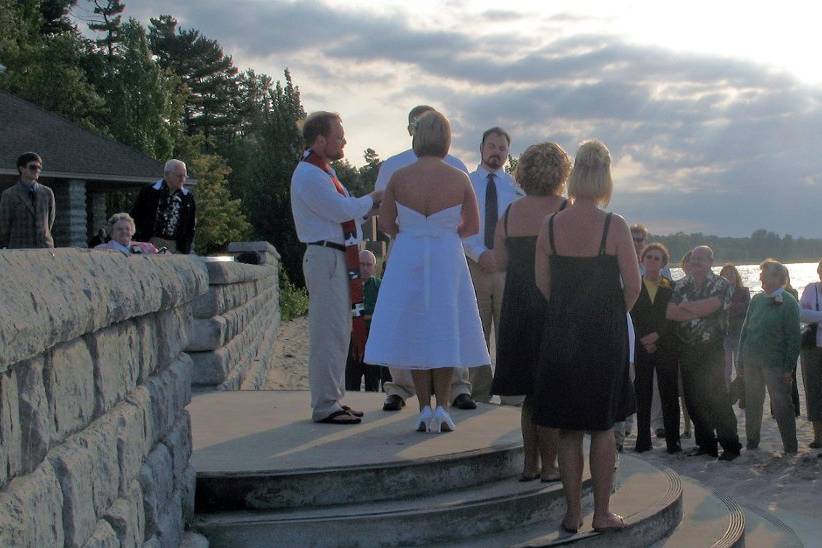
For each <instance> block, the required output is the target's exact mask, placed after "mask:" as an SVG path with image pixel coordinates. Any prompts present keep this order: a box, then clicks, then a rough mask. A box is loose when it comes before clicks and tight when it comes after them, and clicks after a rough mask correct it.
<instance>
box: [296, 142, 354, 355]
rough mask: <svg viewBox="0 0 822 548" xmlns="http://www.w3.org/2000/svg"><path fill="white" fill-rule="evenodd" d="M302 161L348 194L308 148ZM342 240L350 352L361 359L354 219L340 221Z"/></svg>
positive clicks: (326, 164)
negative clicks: (319, 170) (347, 290)
mask: <svg viewBox="0 0 822 548" xmlns="http://www.w3.org/2000/svg"><path fill="white" fill-rule="evenodd" d="M303 162H308V163H309V164H312V165H314V166H317V167H318V168H320V169H321V170H323V171H324V172H325V173H326V174H327V175H328V176H329V177H331V182H332V183H333V184H334V188H335V189H336V190H337V192H338V193H340V194H341V195H342V196H348V193H347V192H346V191H345V188H344V187H343V186H342V183H340V180H339V179H337V175H336V174H335V173H334V171H333V170H332V169H331V166H329V165H328V163H326V162H325V161H324V160H322V159H320V157H319V156H317V155H316V154H314V152H313V151H311V150H308V151H307V152H306V153H305V155H304V156H303ZM341 225H342V232H343V241H344V242H345V267H346V271H347V272H348V289H349V295H350V298H351V316H352V318H351V354H352V355H353V357H354V358H355V359H356V360H359V361H361V360H362V356H363V354H364V353H365V340H366V338H367V337H368V330H367V328H366V325H365V319H364V318H363V310H364V309H363V279H362V277H360V246H359V243H358V241H357V223H356V221H355V220H354V219H351V220H348V221H345V222H344V223H341Z"/></svg>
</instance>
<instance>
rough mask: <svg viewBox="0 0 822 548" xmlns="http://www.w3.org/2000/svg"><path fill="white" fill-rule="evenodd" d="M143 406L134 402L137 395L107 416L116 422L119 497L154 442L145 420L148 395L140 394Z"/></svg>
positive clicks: (148, 404)
mask: <svg viewBox="0 0 822 548" xmlns="http://www.w3.org/2000/svg"><path fill="white" fill-rule="evenodd" d="M140 394H142V395H143V396H145V398H144V400H143V401H144V403H143V404H142V405H141V404H140V403H135V399H136V400H137V401H141V400H140V396H137V397H136V398H135V399H132V400H130V401H129V402H124V403H121V404H119V405H117V406H116V407H115V408H114V409H113V410H112V411H111V413H110V415H111V416H112V418H113V419H114V420H116V421H117V459H118V463H119V466H120V488H119V491H120V495H121V496H124V495H125V494H126V491H127V490H128V489H129V485H130V484H131V482H132V481H133V480H134V479H136V478H137V475H138V474H139V473H140V467H141V466H142V465H143V459H144V458H145V456H146V455H148V453H149V451H151V448H152V445H153V440H152V434H151V432H149V431H148V426H147V417H148V409H149V408H150V404H151V398H150V397H149V395H148V392H145V391H142V392H140Z"/></svg>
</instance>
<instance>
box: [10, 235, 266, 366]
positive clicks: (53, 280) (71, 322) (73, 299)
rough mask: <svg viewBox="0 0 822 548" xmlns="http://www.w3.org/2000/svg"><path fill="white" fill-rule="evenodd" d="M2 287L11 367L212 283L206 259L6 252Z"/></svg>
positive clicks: (189, 295) (165, 306)
mask: <svg viewBox="0 0 822 548" xmlns="http://www.w3.org/2000/svg"><path fill="white" fill-rule="evenodd" d="M245 266H248V265H245ZM253 268H257V269H262V268H264V267H253ZM0 287H3V299H2V300H0V348H3V352H2V354H0V372H3V371H5V370H6V369H8V367H9V366H10V365H11V364H14V363H17V362H19V361H22V360H25V359H27V358H30V357H32V356H35V355H36V354H38V353H41V352H43V351H44V350H46V349H47V348H50V347H52V346H54V345H55V344H58V343H60V342H64V341H70V340H73V339H76V338H77V337H79V336H81V335H83V334H85V333H89V332H92V331H97V330H99V329H102V328H104V327H107V326H109V325H111V324H114V323H118V322H121V321H123V320H126V319H128V318H132V317H135V316H143V315H146V314H150V313H152V312H157V311H159V310H164V309H169V308H175V307H177V306H179V305H181V304H183V303H186V302H189V301H191V300H193V299H194V297H196V296H197V295H199V294H201V293H204V292H205V291H206V290H207V289H208V277H207V272H206V269H205V267H204V266H203V264H202V263H201V262H199V261H197V260H193V259H192V258H191V257H185V256H182V255H175V256H167V257H165V256H164V257H125V256H123V255H121V254H119V253H112V252H102V251H91V250H82V249H56V250H54V251H53V252H52V251H51V250H45V249H42V250H39V249H38V250H3V251H0Z"/></svg>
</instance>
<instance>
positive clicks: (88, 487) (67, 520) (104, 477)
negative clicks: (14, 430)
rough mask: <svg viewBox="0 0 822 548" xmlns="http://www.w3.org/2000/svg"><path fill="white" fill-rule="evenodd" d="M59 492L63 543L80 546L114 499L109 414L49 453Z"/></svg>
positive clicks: (113, 434) (116, 479)
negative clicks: (63, 533)
mask: <svg viewBox="0 0 822 548" xmlns="http://www.w3.org/2000/svg"><path fill="white" fill-rule="evenodd" d="M49 461H50V462H51V464H52V466H53V467H54V471H55V474H56V475H57V479H58V480H59V482H60V487H61V489H62V492H63V526H64V529H65V535H66V546H77V547H80V546H83V543H84V542H85V540H86V539H87V538H88V537H89V536H91V534H92V533H93V531H94V528H95V527H96V524H97V517H98V515H101V514H102V513H103V512H104V511H105V510H106V509H107V508H109V507H110V506H111V505H112V504H113V503H114V501H115V500H116V498H117V493H118V490H119V484H120V469H119V465H118V463H117V428H116V423H115V422H114V421H112V419H111V418H109V417H103V418H102V419H100V420H98V421H96V422H95V423H94V424H92V426H90V427H89V428H87V429H86V430H85V431H83V432H81V433H80V434H77V435H75V436H72V437H71V438H69V439H68V440H67V441H66V442H65V443H64V444H62V445H61V446H60V447H58V448H57V449H55V450H53V451H52V452H51V453H50V454H49Z"/></svg>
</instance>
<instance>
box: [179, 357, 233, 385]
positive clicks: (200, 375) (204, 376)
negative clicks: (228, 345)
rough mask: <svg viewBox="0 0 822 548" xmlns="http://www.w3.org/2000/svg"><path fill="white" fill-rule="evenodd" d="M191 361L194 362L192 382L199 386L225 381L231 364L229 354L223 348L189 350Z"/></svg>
mask: <svg viewBox="0 0 822 548" xmlns="http://www.w3.org/2000/svg"><path fill="white" fill-rule="evenodd" d="M189 356H191V361H192V362H193V363H194V377H193V379H192V382H193V383H194V384H195V385H199V386H214V385H216V384H220V383H222V382H223V381H225V379H226V377H227V376H228V373H229V371H231V365H230V364H229V359H230V357H231V356H230V355H229V354H228V352H226V350H225V349H224V348H218V349H217V350H214V351H211V352H191V353H189Z"/></svg>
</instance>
